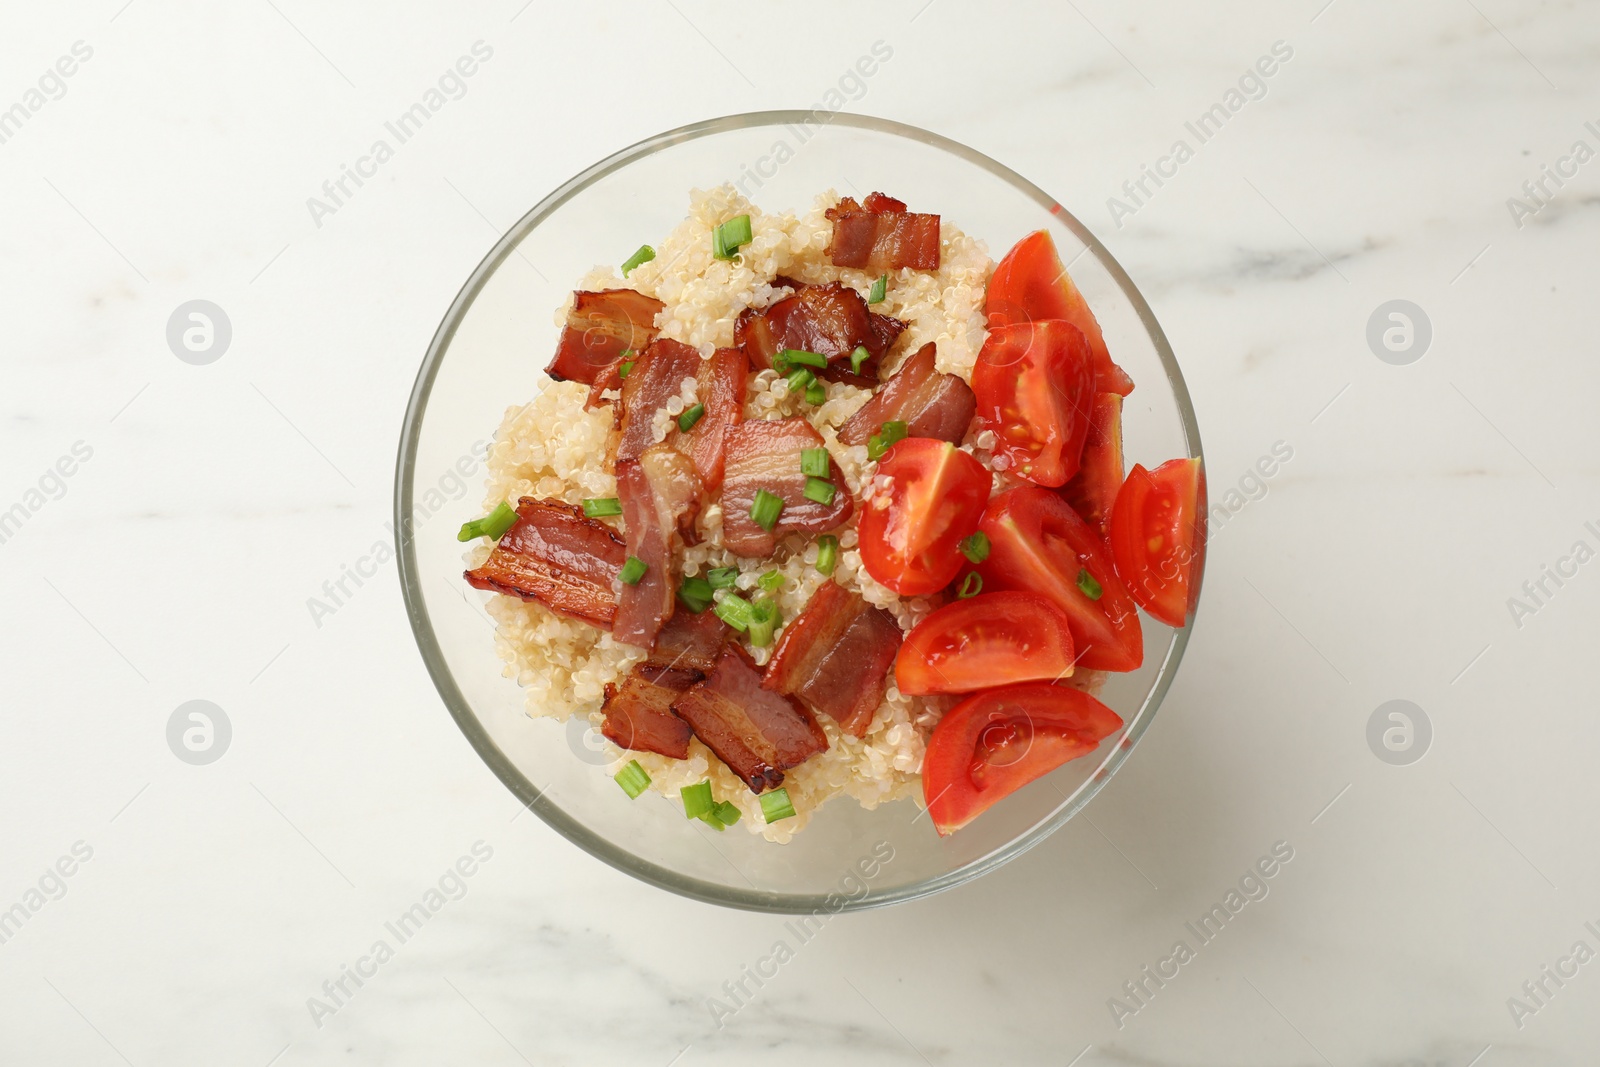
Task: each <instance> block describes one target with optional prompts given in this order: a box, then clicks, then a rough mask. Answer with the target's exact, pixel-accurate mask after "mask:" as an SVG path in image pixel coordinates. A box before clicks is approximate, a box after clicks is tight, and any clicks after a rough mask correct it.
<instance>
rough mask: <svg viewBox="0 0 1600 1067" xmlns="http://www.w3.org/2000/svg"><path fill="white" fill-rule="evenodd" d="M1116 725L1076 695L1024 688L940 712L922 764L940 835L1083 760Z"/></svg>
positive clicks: (1057, 688) (1035, 685) (1112, 715)
mask: <svg viewBox="0 0 1600 1067" xmlns="http://www.w3.org/2000/svg"><path fill="white" fill-rule="evenodd" d="M1120 729H1122V719H1121V717H1120V716H1118V715H1117V713H1116V712H1114V711H1112V710H1111V709H1110V708H1108V707H1106V706H1105V705H1104V704H1102V703H1100V701H1098V700H1096V699H1095V698H1094V697H1092V696H1090V695H1089V694H1088V693H1085V692H1083V691H1081V690H1078V689H1072V688H1070V687H1068V686H1064V685H1049V684H1046V683H1042V682H1024V683H1022V684H1021V685H1008V686H1004V687H1002V688H999V689H988V690H985V691H984V692H981V693H974V694H973V695H972V696H970V697H967V698H966V699H965V700H963V701H962V702H961V703H959V704H957V705H956V706H955V707H953V708H951V709H950V710H949V711H947V712H945V714H944V718H942V719H940V720H939V724H938V725H937V726H935V727H934V728H933V735H932V736H931V737H929V738H928V749H927V753H926V755H925V756H924V757H923V760H922V794H923V798H924V800H925V802H926V803H927V805H928V814H929V815H931V816H932V817H933V825H934V827H935V828H936V829H937V830H938V831H939V834H940V836H944V835H946V834H950V833H953V832H954V831H956V830H959V829H961V827H963V826H965V825H967V824H968V823H970V822H971V821H972V820H973V819H975V818H977V817H978V816H979V815H981V814H983V812H985V811H987V810H988V809H989V808H991V807H993V806H994V804H995V803H996V802H997V801H999V800H1001V799H1002V798H1004V797H1007V796H1010V795H1011V794H1012V793H1014V792H1016V791H1017V790H1018V789H1021V788H1022V787H1023V786H1025V785H1027V784H1028V783H1029V782H1031V781H1033V780H1035V779H1037V778H1041V777H1043V776H1044V775H1046V774H1049V773H1050V772H1051V771H1053V770H1055V769H1056V768H1057V767H1059V766H1061V765H1062V764H1064V763H1066V762H1068V761H1069V760H1074V759H1077V758H1078V757H1079V756H1087V755H1088V754H1089V753H1091V752H1093V751H1094V750H1095V749H1096V748H1098V747H1099V745H1100V742H1101V741H1103V740H1104V739H1105V738H1107V737H1110V736H1111V735H1112V734H1114V733H1116V732H1117V731H1118V730H1120Z"/></svg>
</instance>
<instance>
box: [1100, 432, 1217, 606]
mask: <svg viewBox="0 0 1600 1067" xmlns="http://www.w3.org/2000/svg"><path fill="white" fill-rule="evenodd" d="M1205 522H1206V516H1205V472H1204V471H1202V470H1201V467H1200V461H1199V460H1198V459H1173V460H1168V461H1167V462H1165V463H1163V464H1161V466H1159V467H1157V468H1156V469H1155V470H1154V471H1147V470H1145V469H1144V468H1143V467H1141V466H1140V465H1139V464H1137V463H1135V464H1134V465H1133V470H1131V471H1129V472H1128V479H1127V481H1125V482H1123V483H1122V489H1121V490H1120V491H1119V492H1118V493H1117V503H1116V506H1115V507H1114V508H1113V509H1112V512H1111V555H1112V559H1113V561H1114V562H1115V563H1116V567H1117V574H1118V575H1120V576H1121V578H1122V580H1123V581H1124V582H1125V583H1127V587H1128V592H1129V593H1131V594H1132V595H1133V599H1134V600H1136V601H1138V602H1139V606H1140V607H1142V608H1144V610H1146V611H1148V612H1149V613H1150V614H1151V615H1153V616H1155V617H1156V618H1157V619H1160V620H1161V621H1162V622H1164V623H1166V624H1167V625H1168V626H1173V627H1178V626H1182V625H1183V624H1184V622H1185V621H1186V619H1187V618H1188V615H1189V610H1190V608H1191V607H1192V606H1193V600H1194V596H1195V594H1197V593H1198V592H1199V586H1198V584H1197V583H1195V582H1194V581H1193V577H1194V574H1195V573H1196V569H1197V568H1198V567H1200V566H1201V561H1202V560H1203V559H1204V557H1205V545H1206V529H1205Z"/></svg>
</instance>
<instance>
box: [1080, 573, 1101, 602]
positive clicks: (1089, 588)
mask: <svg viewBox="0 0 1600 1067" xmlns="http://www.w3.org/2000/svg"><path fill="white" fill-rule="evenodd" d="M1078 588H1079V589H1081V590H1083V595H1084V596H1086V597H1088V598H1089V599H1090V600H1099V599H1100V595H1101V594H1102V593H1104V592H1105V589H1104V588H1103V587H1102V586H1101V585H1100V583H1099V582H1097V581H1095V579H1094V575H1092V574H1090V573H1089V568H1088V567H1082V568H1080V569H1079V570H1078Z"/></svg>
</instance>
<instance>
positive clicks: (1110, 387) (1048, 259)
mask: <svg viewBox="0 0 1600 1067" xmlns="http://www.w3.org/2000/svg"><path fill="white" fill-rule="evenodd" d="M983 310H984V312H985V314H986V315H987V317H988V320H989V328H990V329H991V330H992V329H994V328H995V327H996V326H1005V325H1008V324H1010V323H1013V322H1036V321H1038V320H1039V319H1065V320H1066V321H1067V322H1070V323H1072V325H1074V326H1076V327H1077V328H1078V329H1080V330H1082V331H1083V336H1084V337H1086V338H1087V339H1088V341H1089V350H1090V351H1091V352H1092V353H1093V356H1094V360H1093V366H1094V376H1095V390H1096V391H1097V392H1102V393H1117V394H1119V395H1121V396H1127V395H1128V394H1129V393H1131V392H1133V379H1132V378H1130V377H1128V372H1127V371H1125V370H1123V369H1122V368H1121V367H1119V366H1117V365H1116V364H1115V363H1113V362H1112V361H1111V352H1110V350H1108V349H1107V348H1106V339H1105V337H1104V336H1103V335H1102V334H1101V333H1100V323H1099V322H1098V321H1097V320H1096V319H1095V317H1094V312H1093V311H1090V310H1089V302H1088V301H1087V300H1085V299H1084V298H1083V294H1082V293H1080V292H1079V291H1078V287H1077V286H1076V285H1074V284H1072V277H1071V275H1069V274H1068V273H1067V268H1065V267H1063V266H1062V265H1061V257H1060V256H1058V255H1057V254H1056V243H1055V241H1053V240H1051V238H1050V235H1049V234H1048V233H1046V232H1045V231H1044V230H1039V231H1036V232H1034V233H1030V234H1028V236H1026V237H1024V238H1023V239H1022V240H1020V241H1018V242H1017V243H1016V244H1015V245H1014V246H1013V247H1012V249H1011V251H1009V252H1007V253H1006V256H1005V258H1004V259H1002V260H1001V261H1000V265H999V266H997V267H995V269H994V276H993V277H992V278H990V279H989V288H988V290H987V291H986V293H985V295H984V307H983Z"/></svg>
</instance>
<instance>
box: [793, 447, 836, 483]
mask: <svg viewBox="0 0 1600 1067" xmlns="http://www.w3.org/2000/svg"><path fill="white" fill-rule="evenodd" d="M800 473H801V474H809V475H810V476H811V477H813V478H826V477H827V476H828V475H829V474H832V473H833V467H832V466H831V465H830V464H829V461H828V450H827V449H826V448H802V449H801V450H800Z"/></svg>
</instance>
